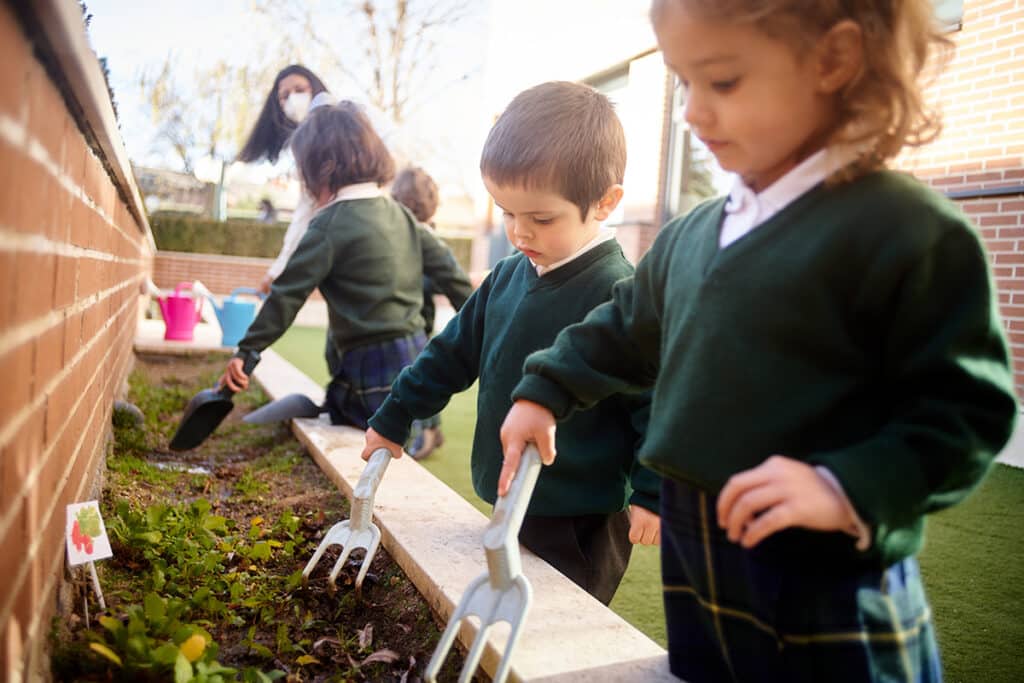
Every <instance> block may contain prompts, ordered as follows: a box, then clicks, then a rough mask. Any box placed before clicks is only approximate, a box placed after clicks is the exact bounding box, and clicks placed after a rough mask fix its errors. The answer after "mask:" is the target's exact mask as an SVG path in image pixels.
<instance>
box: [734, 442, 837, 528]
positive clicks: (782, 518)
mask: <svg viewBox="0 0 1024 683" xmlns="http://www.w3.org/2000/svg"><path fill="white" fill-rule="evenodd" d="M718 525H719V526H720V527H722V528H723V529H725V530H726V532H727V534H728V536H729V540H730V541H733V542H738V543H739V544H740V545H742V546H743V547H744V548H753V547H754V546H755V545H757V544H758V543H760V542H761V541H762V540H764V539H765V538H767V537H768V536H770V535H772V534H774V533H775V532H776V531H782V530H783V529H788V528H789V527H804V528H806V529H815V530H818V531H842V530H845V529H848V528H849V526H850V513H849V510H848V509H847V508H846V506H845V503H844V501H843V499H842V498H841V497H840V495H839V494H838V493H837V492H836V490H835V489H834V488H832V487H831V486H830V485H829V484H828V482H826V481H825V479H824V478H823V477H822V476H821V475H820V474H818V473H817V472H816V471H815V469H814V467H813V466H812V465H808V464H806V463H803V462H800V461H798V460H794V459H792V458H787V457H785V456H782V455H773V456H772V457H770V458H768V459H767V460H765V461H764V462H763V463H761V464H760V465H758V466H757V467H754V468H752V469H749V470H745V471H743V472H740V473H739V474H734V475H733V476H732V477H730V478H729V481H728V482H726V484H725V488H723V489H722V493H721V494H719V496H718Z"/></svg>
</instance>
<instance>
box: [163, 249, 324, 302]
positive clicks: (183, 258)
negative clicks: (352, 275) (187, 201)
mask: <svg viewBox="0 0 1024 683" xmlns="http://www.w3.org/2000/svg"><path fill="white" fill-rule="evenodd" d="M271 263H273V259H263V258H248V257H245V256H218V255H214V254H188V253H184V252H180V251H158V252H157V253H156V257H155V258H154V259H153V282H155V283H156V286H157V287H159V288H160V289H166V290H171V289H174V287H175V286H177V284H178V283H179V282H192V281H193V280H199V281H200V282H202V283H203V284H204V285H205V286H206V288H207V289H209V290H210V291H211V292H213V293H214V294H230V293H231V290H233V289H235V288H236V287H259V285H260V281H261V280H262V279H263V276H264V275H266V274H267V268H269V267H270V264H271ZM311 298H312V299H320V298H322V297H321V296H320V291H319V290H314V291H313V294H312V296H311Z"/></svg>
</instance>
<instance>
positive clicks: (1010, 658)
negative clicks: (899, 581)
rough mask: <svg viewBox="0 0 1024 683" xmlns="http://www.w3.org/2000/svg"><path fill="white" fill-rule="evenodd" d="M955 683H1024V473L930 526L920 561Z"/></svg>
mask: <svg viewBox="0 0 1024 683" xmlns="http://www.w3.org/2000/svg"><path fill="white" fill-rule="evenodd" d="M920 561H921V573H922V575H923V576H924V580H925V586H926V587H927V590H928V597H929V598H930V599H931V604H932V609H933V610H934V613H935V622H936V628H937V630H938V636H939V647H940V649H941V652H942V661H943V664H944V665H945V673H946V680H947V681H949V682H950V683H961V682H963V683H968V682H972V681H984V682H985V683H1019V681H1024V662H1022V659H1021V655H1020V650H1018V648H1019V647H1021V645H1024V470H1021V469H1017V468H1014V467H1009V466H1007V465H996V466H995V469H993V470H992V472H991V474H989V476H988V478H987V479H986V480H985V481H984V482H982V484H981V486H980V487H979V489H978V490H977V491H975V492H974V493H972V494H971V495H970V496H969V497H968V498H967V500H965V501H964V502H963V503H961V504H960V505H958V506H956V507H953V508H950V509H949V510H944V511H942V512H939V513H937V514H935V515H932V516H931V518H930V519H929V520H928V530H927V535H926V537H925V546H924V551H923V552H922V553H921V556H920Z"/></svg>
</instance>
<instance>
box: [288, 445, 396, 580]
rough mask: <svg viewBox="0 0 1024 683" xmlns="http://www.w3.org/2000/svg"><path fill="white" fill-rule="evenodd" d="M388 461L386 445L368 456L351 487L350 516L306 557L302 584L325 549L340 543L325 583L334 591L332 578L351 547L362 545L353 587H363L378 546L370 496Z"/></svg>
mask: <svg viewBox="0 0 1024 683" xmlns="http://www.w3.org/2000/svg"><path fill="white" fill-rule="evenodd" d="M389 462H391V452H390V451H388V449H386V448H378V449H377V450H375V451H374V452H373V454H372V455H371V456H370V460H369V462H367V463H366V467H365V468H364V469H363V473H362V474H361V475H360V476H359V482H358V483H357V484H356V487H355V489H354V490H353V491H352V514H351V515H349V519H346V520H345V521H344V522H338V523H337V524H335V525H334V526H332V527H331V528H330V529H329V530H328V531H327V534H326V535H324V540H322V541H320V545H319V546H318V547H317V549H316V552H315V553H313V557H312V558H311V559H310V560H309V563H308V564H307V565H306V568H305V569H303V570H302V583H303V584H306V583H307V582H308V581H309V575H310V574H311V573H313V569H314V568H315V567H316V563H317V562H319V561H320V558H321V557H322V556H323V554H324V551H325V550H327V548H328V547H329V546H332V545H340V546H342V547H343V550H342V551H341V555H340V556H339V557H338V561H337V562H335V563H334V568H333V569H331V575H330V576H329V577H328V579H327V586H328V588H329V589H330V590H331V592H334V590H335V589H336V588H337V587H336V586H335V585H334V581H335V579H337V578H338V574H339V573H340V572H341V568H342V567H343V566H344V565H345V560H347V559H348V556H349V555H350V554H351V553H352V551H353V550H355V549H357V548H363V549H364V550H366V555H364V556H363V562H362V566H360V567H359V574H358V575H357V576H356V591H357V592H359V591H361V590H362V587H363V579H364V578H365V577H366V572H367V571H369V569H370V563H371V562H372V561H373V556H374V555H375V554H376V553H377V546H378V545H380V529H378V528H377V525H376V524H374V523H373V496H374V494H375V493H377V487H378V486H379V485H380V480H381V479H382V478H383V477H384V472H385V471H386V470H387V468H388V463H389Z"/></svg>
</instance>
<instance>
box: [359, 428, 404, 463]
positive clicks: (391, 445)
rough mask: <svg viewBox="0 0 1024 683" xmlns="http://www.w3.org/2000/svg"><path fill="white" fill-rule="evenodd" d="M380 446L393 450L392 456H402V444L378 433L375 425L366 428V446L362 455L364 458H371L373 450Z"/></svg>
mask: <svg viewBox="0 0 1024 683" xmlns="http://www.w3.org/2000/svg"><path fill="white" fill-rule="evenodd" d="M378 448H386V449H388V450H389V451H391V457H392V458H401V457H402V446H401V444H397V443H395V442H394V441H391V440H389V439H385V438H384V437H383V436H381V435H380V434H378V433H377V432H376V431H375V430H374V429H373V427H368V428H367V429H366V446H364V447H363V453H362V455H361V456H360V457H361V458H362V459H363V460H369V459H370V456H371V455H373V452H374V451H375V450H377V449H378Z"/></svg>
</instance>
